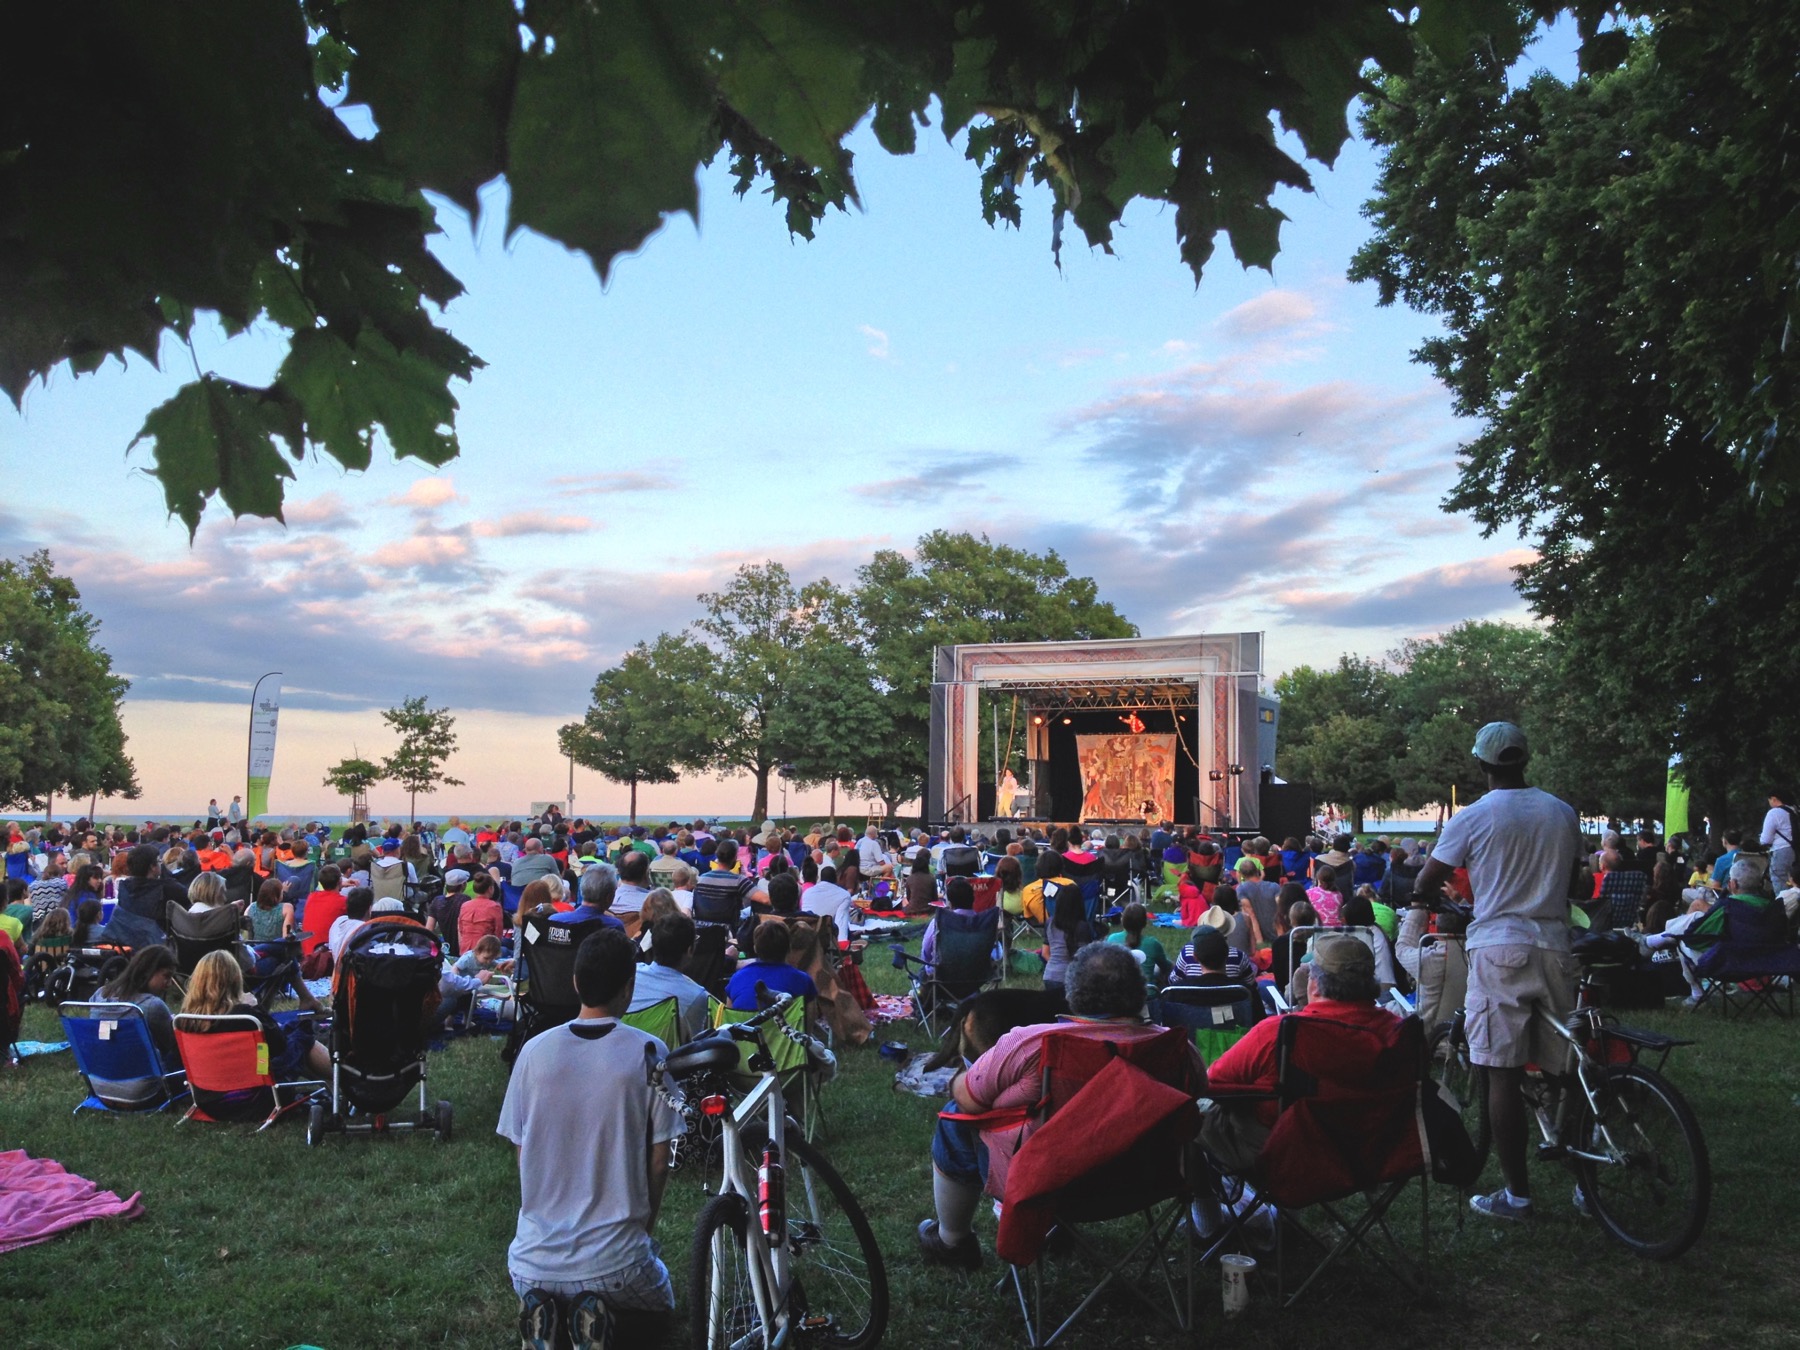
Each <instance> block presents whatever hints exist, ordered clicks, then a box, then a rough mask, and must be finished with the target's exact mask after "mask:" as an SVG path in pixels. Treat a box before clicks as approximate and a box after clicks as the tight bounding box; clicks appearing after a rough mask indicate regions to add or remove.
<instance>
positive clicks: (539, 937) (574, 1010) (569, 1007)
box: [507, 914, 606, 1056]
mask: <svg viewBox="0 0 1800 1350" xmlns="http://www.w3.org/2000/svg"><path fill="white" fill-rule="evenodd" d="M605 926H606V925H605V923H604V922H603V921H602V920H600V919H591V920H589V921H588V922H586V923H551V922H550V920H549V917H548V916H547V915H542V914H534V915H532V916H531V917H530V918H529V919H527V920H526V921H525V922H524V923H522V924H521V925H519V962H520V965H519V967H518V973H517V974H516V983H515V988H516V990H517V992H518V1000H519V1002H518V1016H517V1020H516V1022H515V1024H514V1026H513V1034H512V1038H511V1039H510V1040H509V1041H508V1043H507V1049H508V1050H509V1051H510V1052H511V1055H515V1056H516V1055H517V1054H518V1053H519V1047H520V1046H522V1045H524V1044H525V1042H526V1041H528V1040H530V1039H531V1038H532V1037H533V1036H537V1035H541V1034H542V1033H543V1032H546V1031H549V1030H550V1029H551V1028H552V1027H560V1026H561V1025H562V1024H563V1023H565V1022H572V1021H574V1020H575V1018H576V1017H577V1016H579V1015H580V1013H581V997H580V995H578V994H577V993H576V992H575V952H576V949H577V948H579V947H580V946H581V944H582V942H583V941H584V940H585V939H586V938H587V937H588V935H589V934H591V933H597V932H599V931H600V930H601V929H602V928H604V927H605Z"/></svg>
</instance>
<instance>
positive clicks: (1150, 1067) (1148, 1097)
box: [975, 1030, 1205, 1350]
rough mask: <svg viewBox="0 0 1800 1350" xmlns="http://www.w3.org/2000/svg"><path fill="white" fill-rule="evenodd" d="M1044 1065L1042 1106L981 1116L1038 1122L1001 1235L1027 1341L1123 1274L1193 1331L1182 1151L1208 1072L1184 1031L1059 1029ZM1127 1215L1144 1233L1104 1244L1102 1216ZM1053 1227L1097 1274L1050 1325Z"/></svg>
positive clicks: (1180, 1327) (1007, 1199)
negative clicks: (1116, 1035)
mask: <svg viewBox="0 0 1800 1350" xmlns="http://www.w3.org/2000/svg"><path fill="white" fill-rule="evenodd" d="M1040 1071H1041V1073H1042V1075H1043V1084H1042V1096H1041V1098H1040V1100H1039V1102H1038V1104H1037V1106H1036V1107H1035V1108H1033V1109H1031V1110H1030V1111H1028V1112H1019V1111H996V1112H990V1113H987V1115H985V1116H982V1117H976V1118H975V1120H976V1123H977V1125H978V1126H980V1127H981V1128H982V1129H983V1130H984V1131H987V1130H1001V1129H1018V1128H1021V1127H1025V1128H1031V1127H1032V1126H1034V1125H1035V1128H1033V1129H1032V1132H1031V1134H1030V1137H1029V1138H1028V1139H1027V1140H1026V1141H1025V1143H1024V1144H1023V1145H1022V1146H1021V1147H1020V1149H1019V1151H1018V1152H1017V1154H1015V1155H1014V1157H1013V1160H1012V1165H1011V1168H1010V1169H1009V1171H1008V1173H1007V1185H1006V1195H1005V1196H1004V1197H1003V1200H1002V1205H1003V1208H1002V1214H1001V1220H1000V1232H999V1237H998V1240H997V1242H996V1250H997V1251H998V1254H999V1255H1000V1257H1001V1259H1002V1260H1003V1261H1005V1262H1006V1263H1007V1267H1008V1270H1007V1273H1006V1274H1005V1275H1003V1276H1002V1277H1001V1284H1002V1285H1004V1284H1005V1283H1006V1282H1007V1281H1008V1280H1010V1281H1011V1282H1012V1285H1013V1290H1014V1293H1015V1295H1016V1297H1017V1298H1018V1302H1019V1312H1020V1314H1021V1316H1022V1317H1023V1319H1024V1322H1025V1335H1026V1340H1027V1343H1028V1344H1029V1345H1031V1346H1032V1347H1034V1350H1036V1348H1037V1347H1043V1346H1049V1345H1052V1344H1054V1343H1055V1342H1056V1341H1057V1340H1058V1339H1059V1338H1061V1337H1062V1336H1063V1334H1064V1333H1065V1332H1067V1331H1068V1330H1069V1329H1070V1328H1071V1327H1072V1326H1073V1325H1074V1324H1075V1323H1076V1321H1077V1320H1078V1319H1079V1318H1080V1317H1081V1316H1082V1314H1083V1313H1085V1312H1086V1311H1087V1310H1088V1309H1089V1308H1090V1307H1092V1306H1093V1304H1094V1302H1095V1301H1096V1300H1097V1299H1098V1298H1099V1297H1100V1295H1101V1294H1102V1293H1104V1292H1105V1291H1106V1290H1107V1289H1108V1288H1109V1287H1111V1286H1113V1285H1114V1284H1115V1283H1116V1284H1118V1285H1120V1286H1121V1287H1123V1288H1126V1289H1128V1290H1129V1291H1130V1292H1131V1293H1132V1294H1133V1295H1135V1296H1136V1297H1137V1298H1138V1299H1139V1300H1140V1301H1142V1302H1143V1303H1145V1304H1146V1305H1147V1306H1148V1307H1150V1308H1151V1309H1152V1310H1153V1311H1155V1312H1157V1313H1158V1314H1159V1315H1161V1316H1162V1317H1164V1318H1165V1319H1166V1320H1168V1321H1169V1322H1171V1323H1172V1324H1173V1325H1174V1326H1175V1328H1176V1330H1177V1331H1182V1332H1186V1331H1188V1330H1190V1329H1191V1328H1192V1326H1193V1261H1192V1252H1191V1249H1190V1247H1189V1244H1188V1243H1187V1241H1186V1240H1185V1239H1184V1238H1182V1237H1181V1235H1180V1221H1181V1218H1182V1216H1183V1215H1185V1214H1186V1213H1187V1207H1188V1201H1189V1198H1190V1197H1189V1191H1188V1185H1187V1181H1186V1171H1185V1169H1184V1167H1183V1165H1182V1154H1183V1151H1184V1150H1185V1149H1186V1148H1187V1147H1188V1145H1189V1144H1190V1143H1191V1142H1192V1140H1193V1138H1194V1135H1195V1132H1196V1130H1197V1128H1198V1125H1199V1113H1198V1111H1197V1109H1196V1107H1195V1104H1194V1102H1195V1097H1196V1095H1197V1094H1198V1093H1199V1091H1200V1090H1201V1088H1202V1087H1203V1086H1204V1081H1205V1076H1204V1073H1203V1071H1201V1070H1200V1069H1199V1068H1198V1066H1197V1065H1196V1063H1195V1056H1194V1052H1193V1049H1192V1047H1191V1045H1190V1044H1189V1042H1188V1038H1187V1035H1186V1033H1185V1032H1182V1031H1179V1030H1163V1031H1158V1032H1157V1033H1156V1034H1154V1035H1151V1036H1144V1037H1133V1038H1130V1039H1110V1038H1108V1039H1102V1038H1100V1037H1098V1036H1095V1035H1092V1034H1084V1033H1082V1032H1079V1031H1074V1030H1070V1031H1053V1032H1050V1033H1048V1034H1047V1035H1045V1037H1044V1038H1043V1042H1042V1048H1041V1068H1040ZM1123 1219H1136V1220H1138V1225H1137V1226H1135V1227H1134V1229H1133V1231H1134V1232H1135V1233H1136V1236H1135V1238H1133V1239H1130V1240H1128V1241H1127V1242H1125V1243H1123V1244H1120V1243H1118V1242H1113V1243H1110V1244H1103V1243H1102V1242H1101V1241H1100V1240H1099V1235H1098V1233H1097V1232H1096V1231H1094V1230H1095V1228H1096V1226H1097V1225H1100V1224H1104V1223H1109V1222H1111V1221H1114V1220H1123ZM1052 1230H1056V1231H1058V1232H1060V1233H1062V1234H1064V1235H1066V1236H1067V1238H1068V1239H1069V1241H1070V1243H1071V1244H1072V1245H1073V1246H1074V1247H1075V1249H1076V1250H1077V1251H1078V1252H1079V1253H1080V1254H1081V1255H1082V1257H1083V1258H1084V1266H1083V1268H1084V1269H1088V1270H1090V1271H1097V1272H1098V1277H1099V1278H1098V1280H1097V1281H1096V1282H1095V1284H1094V1285H1093V1287H1092V1288H1091V1289H1089V1290H1088V1292H1087V1293H1086V1294H1085V1295H1084V1296H1083V1297H1082V1298H1081V1300H1080V1301H1079V1302H1078V1303H1077V1304H1076V1306H1075V1307H1074V1309H1073V1310H1072V1311H1070V1312H1069V1313H1068V1314H1067V1315H1066V1316H1065V1317H1064V1318H1063V1320H1062V1321H1061V1322H1060V1323H1059V1324H1058V1325H1057V1327H1056V1328H1055V1329H1054V1330H1053V1331H1051V1332H1050V1333H1049V1334H1048V1335H1044V1334H1043V1333H1044V1325H1045V1318H1044V1278H1043V1251H1044V1246H1045V1243H1046V1241H1047V1239H1048V1237H1049V1235H1050V1233H1051V1231H1052ZM1121 1246H1122V1248H1123V1249H1122V1250H1121ZM1109 1248H1110V1250H1109ZM1027 1270H1029V1271H1030V1281H1029V1283H1030V1286H1031V1287H1030V1290H1029V1291H1027V1288H1026V1285H1027V1280H1026V1275H1025V1272H1026V1271H1027ZM1163 1295H1166V1297H1167V1306H1166V1307H1165V1306H1164V1304H1163V1299H1162V1296H1163Z"/></svg>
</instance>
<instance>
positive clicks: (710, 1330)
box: [688, 1195, 763, 1350]
mask: <svg viewBox="0 0 1800 1350" xmlns="http://www.w3.org/2000/svg"><path fill="white" fill-rule="evenodd" d="M749 1230H750V1207H749V1206H748V1205H747V1204H745V1203H744V1198H743V1197H742V1196H741V1195H715V1196H714V1197H713V1198H712V1199H711V1200H708V1201H707V1202H706V1204H705V1205H704V1206H702V1207H701V1210H700V1218H699V1220H698V1223H697V1225H696V1227H695V1229H694V1249H693V1255H692V1258H691V1263H690V1265H689V1267H688V1302H689V1303H690V1304H691V1305H692V1307H693V1321H692V1327H691V1330H692V1333H693V1334H692V1342H693V1345H694V1347H695V1350H739V1348H741V1347H749V1346H760V1345H762V1343H763V1331H762V1315H761V1313H760V1312H759V1311H758V1309H757V1306H756V1291H755V1288H754V1287H753V1286H752V1285H751V1283H750V1254H749V1252H748V1251H747V1250H746V1248H745V1234H747V1233H748V1232H749Z"/></svg>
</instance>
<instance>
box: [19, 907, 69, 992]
mask: <svg viewBox="0 0 1800 1350" xmlns="http://www.w3.org/2000/svg"><path fill="white" fill-rule="evenodd" d="M74 940H75V930H74V928H72V927H71V926H70V924H69V911H68V910H66V909H64V908H63V907H62V906H61V905H58V906H57V907H56V908H55V909H53V910H51V911H50V912H49V913H48V914H46V915H45V916H44V917H43V918H42V919H41V920H40V921H39V922H38V926H37V928H36V930H35V931H34V932H33V933H32V935H31V951H30V954H29V955H28V956H27V957H26V958H25V983H26V987H27V988H30V989H34V990H41V989H43V988H44V987H45V982H46V981H47V980H48V979H49V978H50V972H51V971H53V970H55V969H56V968H57V967H58V966H60V965H62V963H63V962H65V961H67V960H68V959H69V947H70V946H71V945H72V944H73V942H74Z"/></svg>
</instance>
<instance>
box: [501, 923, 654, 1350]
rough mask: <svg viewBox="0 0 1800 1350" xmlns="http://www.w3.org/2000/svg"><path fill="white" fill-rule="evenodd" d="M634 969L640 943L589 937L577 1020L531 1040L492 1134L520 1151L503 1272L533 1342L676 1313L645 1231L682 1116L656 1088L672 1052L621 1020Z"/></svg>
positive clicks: (616, 934) (611, 932) (596, 1336)
mask: <svg viewBox="0 0 1800 1350" xmlns="http://www.w3.org/2000/svg"><path fill="white" fill-rule="evenodd" d="M636 974H637V948H636V947H635V946H633V945H632V943H631V941H630V939H628V938H627V937H626V936H625V934H624V933H623V932H622V931H621V930H619V929H617V928H607V929H602V930H601V931H600V932H598V933H594V934H592V935H590V936H589V937H587V938H586V939H584V940H583V941H582V944H581V946H580V947H579V948H578V949H577V950H576V953H575V992H576V993H577V995H579V997H580V999H581V1016H580V1017H578V1018H576V1019H575V1021H573V1022H569V1023H565V1024H564V1025H563V1026H560V1027H556V1028H553V1029H552V1030H550V1031H546V1032H544V1033H543V1034H542V1035H541V1036H537V1037H534V1038H533V1039H531V1040H529V1041H527V1042H526V1043H525V1046H524V1048H523V1049H521V1050H520V1051H519V1058H518V1061H517V1062H516V1063H515V1064H514V1065H513V1071H512V1079H511V1081H510V1082H508V1084H507V1087H506V1099H505V1101H504V1102H503V1103H502V1104H501V1107H500V1122H499V1124H498V1125H497V1126H496V1127H495V1132H496V1133H497V1134H499V1135H501V1136H502V1137H504V1138H506V1139H510V1140H511V1141H512V1142H513V1143H514V1144H516V1145H517V1146H518V1151H519V1223H518V1231H517V1233H516V1234H515V1235H514V1237H513V1241H512V1245H511V1246H510V1247H509V1248H507V1253H506V1264H507V1269H508V1270H509V1272H510V1273H511V1275H512V1282H513V1289H514V1290H515V1291H516V1292H517V1293H518V1295H519V1336H520V1339H521V1340H522V1341H523V1342H524V1343H525V1344H528V1345H529V1344H533V1343H542V1344H546V1345H553V1344H556V1343H557V1342H558V1341H559V1340H560V1341H562V1343H564V1344H567V1343H568V1340H569V1338H570V1337H572V1339H573V1341H574V1343H575V1344H577V1345H586V1344H600V1343H603V1342H604V1341H605V1340H606V1339H607V1336H606V1335H604V1334H602V1329H603V1328H606V1327H610V1326H611V1324H612V1318H613V1314H614V1313H615V1312H632V1313H646V1314H663V1313H669V1312H672V1311H673V1310H674V1307H675V1295H674V1291H673V1290H672V1288H671V1287H670V1284H669V1272H668V1270H667V1268H665V1267H664V1265H663V1263H662V1259H661V1258H660V1257H659V1256H658V1255H657V1252H656V1248H655V1246H654V1244H653V1243H652V1242H651V1240H650V1234H651V1232H652V1230H653V1229H654V1228H655V1226H656V1214H657V1210H658V1209H659V1208H660V1206H661V1204H662V1195H663V1187H664V1186H665V1185H666V1184H667V1182H668V1176H669V1171H668V1169H669V1156H670V1141H671V1140H673V1139H674V1137H675V1136H676V1135H677V1134H679V1133H681V1120H680V1117H679V1116H678V1115H677V1114H676V1113H675V1112H674V1111H673V1110H672V1109H671V1108H670V1107H669V1105H668V1103H667V1102H666V1101H665V1100H664V1099H663V1098H662V1096H661V1095H660V1094H659V1093H658V1092H657V1091H656V1089H655V1088H654V1086H653V1085H652V1083H651V1078H650V1074H651V1070H652V1069H653V1068H654V1067H655V1065H656V1063H657V1061H658V1060H659V1059H661V1058H662V1057H663V1055H664V1053H665V1047H664V1046H663V1043H662V1042H661V1041H659V1040H657V1039H656V1037H654V1036H651V1035H649V1034H647V1033H646V1032H642V1031H639V1030H637V1029H636V1028H635V1027H628V1026H625V1025H624V1024H623V1023H621V1022H619V1021H618V1018H619V1016H620V1015H621V1014H622V1013H624V1012H625V1011H626V1010H628V1009H629V1008H630V1006H631V996H632V991H633V986H634V984H635V983H636ZM565 1328H566V1331H567V1333H568V1334H567V1335H564V1331H565Z"/></svg>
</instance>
